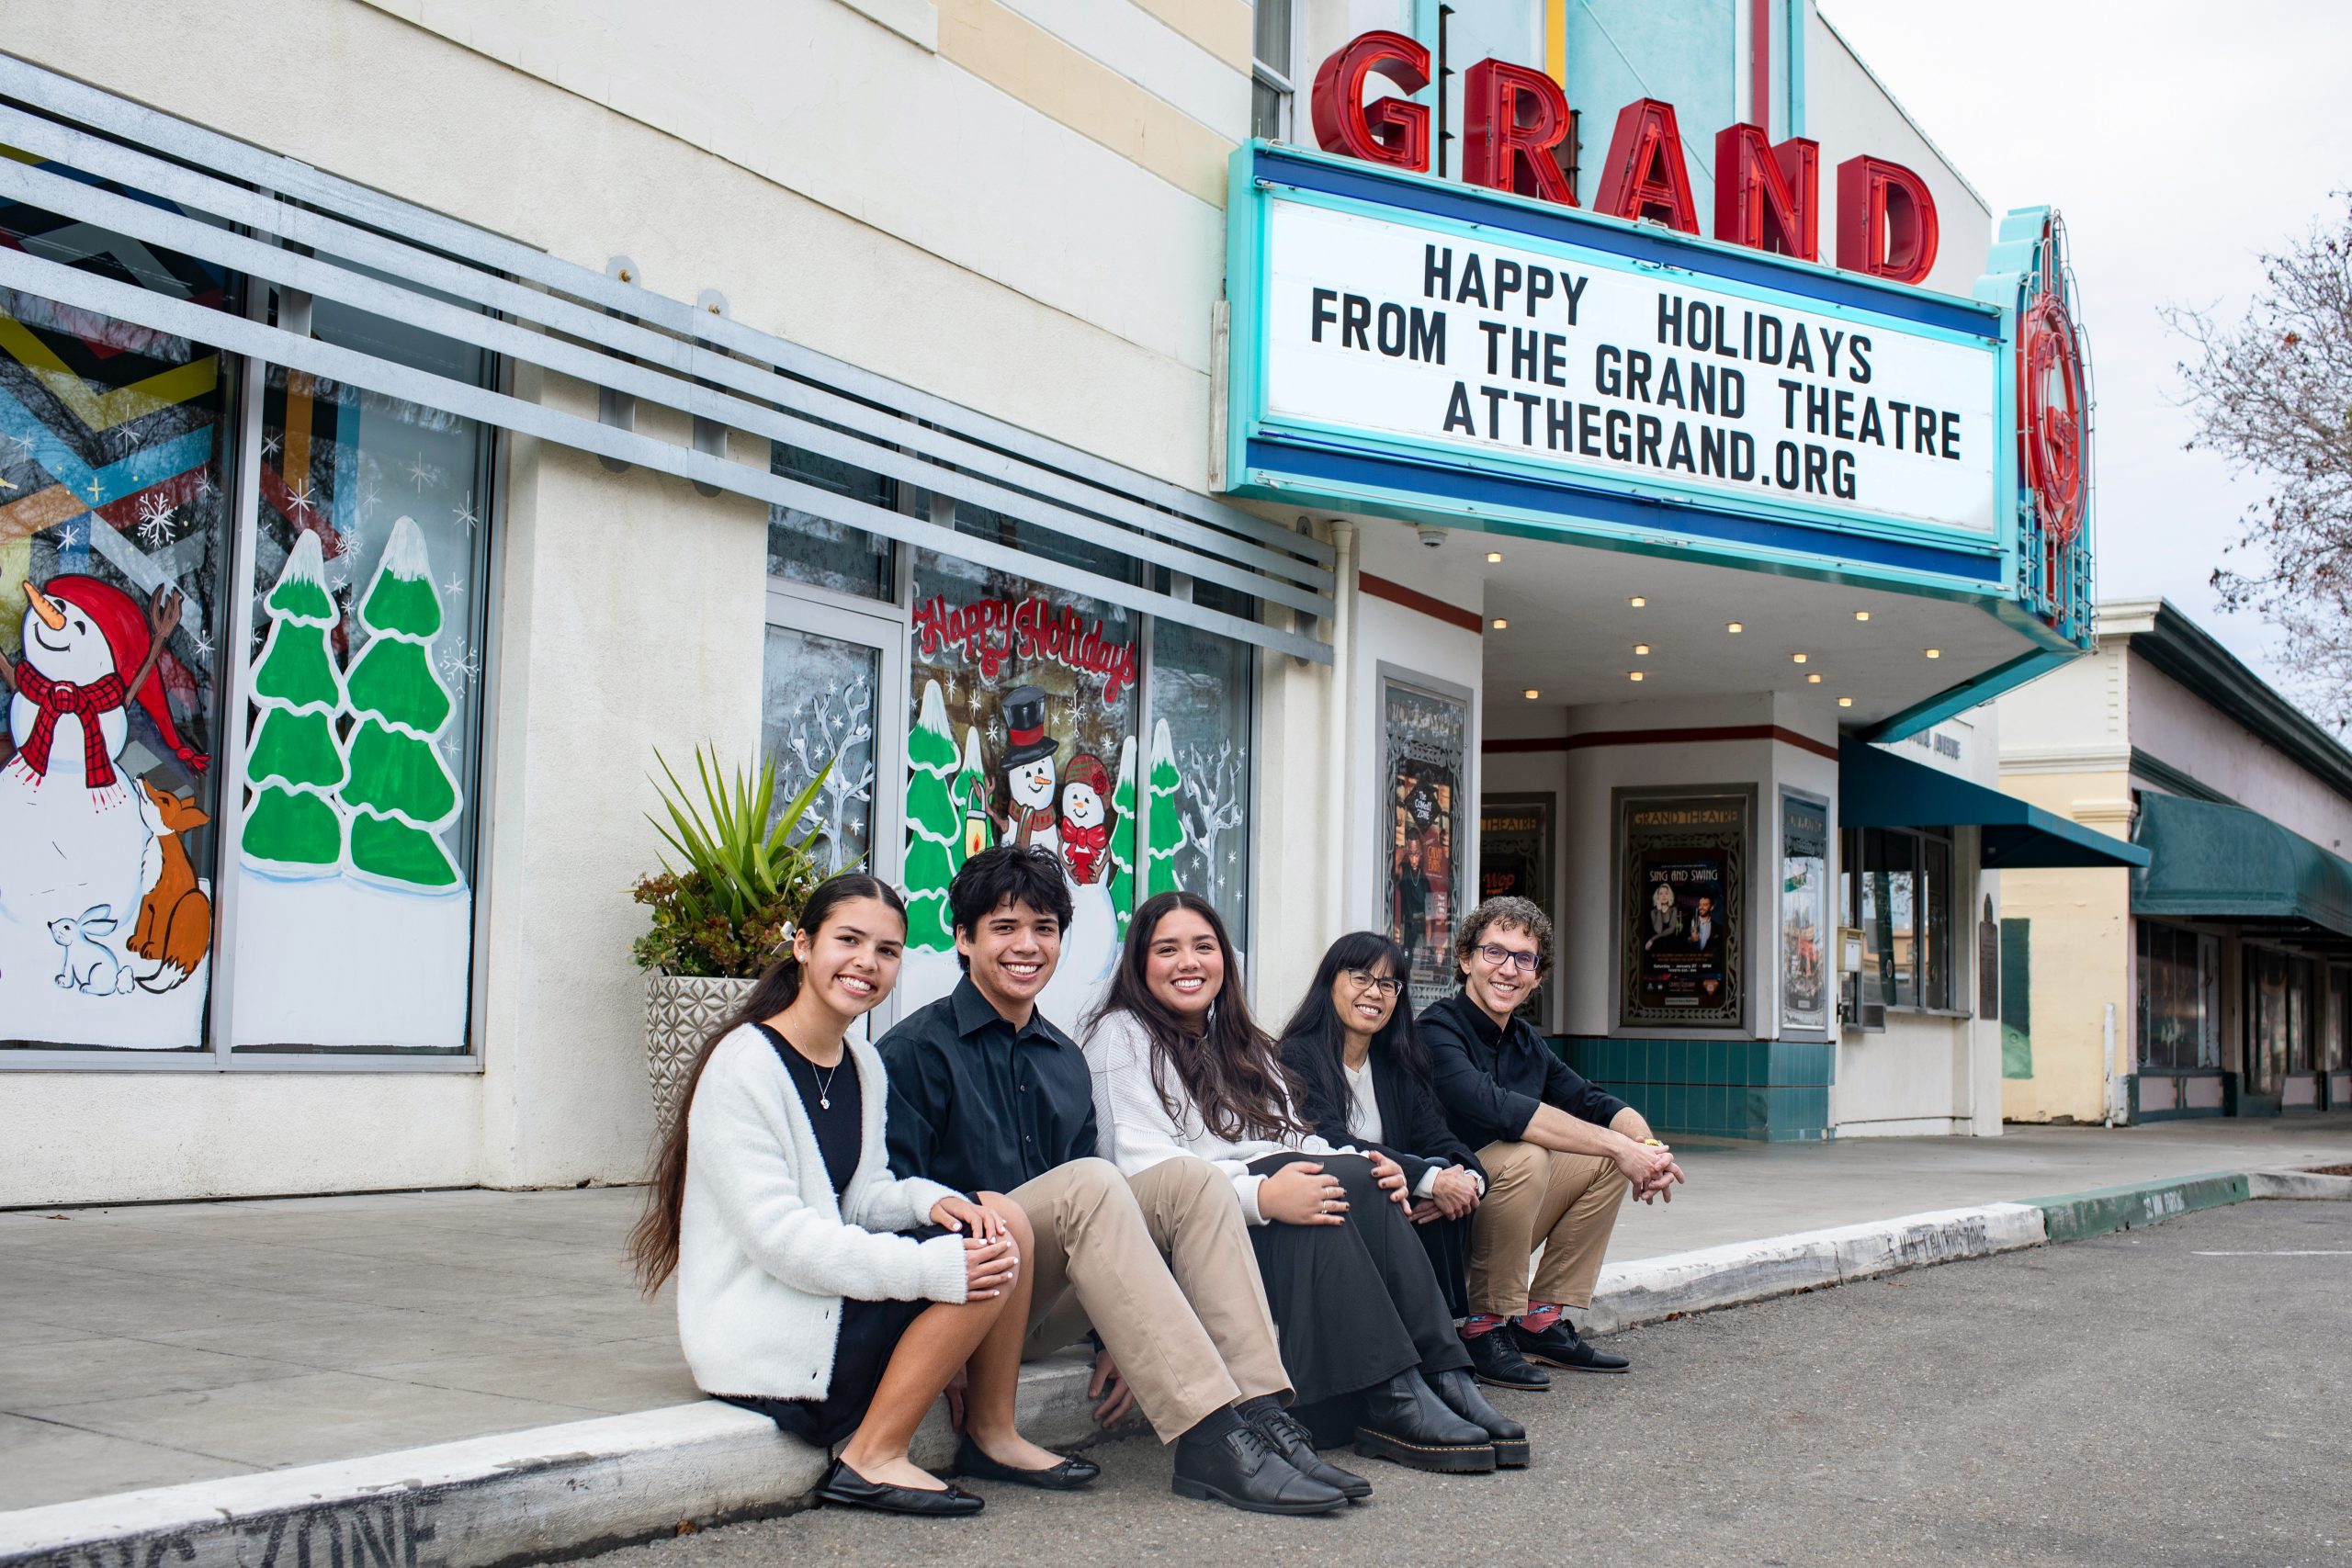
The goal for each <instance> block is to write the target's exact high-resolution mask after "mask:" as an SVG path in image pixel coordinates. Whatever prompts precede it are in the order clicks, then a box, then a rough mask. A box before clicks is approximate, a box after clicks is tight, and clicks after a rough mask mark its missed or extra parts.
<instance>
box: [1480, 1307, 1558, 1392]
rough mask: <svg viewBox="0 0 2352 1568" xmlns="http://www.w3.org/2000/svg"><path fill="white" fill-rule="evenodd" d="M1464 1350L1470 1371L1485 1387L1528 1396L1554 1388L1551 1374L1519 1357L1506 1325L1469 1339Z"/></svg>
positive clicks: (1516, 1346)
mask: <svg viewBox="0 0 2352 1568" xmlns="http://www.w3.org/2000/svg"><path fill="white" fill-rule="evenodd" d="M1462 1348H1464V1349H1465V1350H1467V1351H1469V1352H1470V1369H1471V1371H1475V1372H1476V1373H1477V1375H1478V1381H1479V1382H1482V1383H1487V1384H1488V1385H1490V1386H1492V1387H1495V1388H1515V1389H1520V1390H1522V1391H1524V1392H1526V1393H1542V1392H1543V1391H1544V1390H1545V1389H1547V1388H1550V1387H1551V1386H1552V1374H1551V1373H1549V1372H1547V1371H1544V1369H1543V1368H1541V1367H1539V1366H1537V1365H1536V1364H1535V1363H1534V1362H1532V1361H1531V1360H1529V1359H1527V1358H1526V1357H1524V1356H1522V1355H1521V1354H1520V1353H1519V1347H1518V1345H1517V1344H1515V1343H1513V1342H1512V1339H1511V1337H1510V1325H1507V1324H1506V1325H1502V1326H1500V1327H1497V1328H1492V1329H1489V1330H1487V1332H1486V1333H1484V1334H1473V1335H1470V1336H1468V1337H1465V1338H1464V1340H1463V1341H1462Z"/></svg>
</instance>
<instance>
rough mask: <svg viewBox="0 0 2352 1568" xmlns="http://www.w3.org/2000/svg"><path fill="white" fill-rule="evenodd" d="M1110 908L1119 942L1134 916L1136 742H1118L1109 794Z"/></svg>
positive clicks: (1132, 740)
mask: <svg viewBox="0 0 2352 1568" xmlns="http://www.w3.org/2000/svg"><path fill="white" fill-rule="evenodd" d="M1111 908H1114V909H1115V910H1117V911H1118V915H1119V940H1120V941H1121V942H1125V941H1126V939H1127V922H1128V921H1129V920H1131V919H1134V918H1135V912H1136V738H1135V737H1134V736H1132V735H1130V736H1128V737H1126V738H1125V739H1123V740H1121V741H1120V742H1119V782H1118V784H1115V785H1114V786H1113V788H1112V790H1111Z"/></svg>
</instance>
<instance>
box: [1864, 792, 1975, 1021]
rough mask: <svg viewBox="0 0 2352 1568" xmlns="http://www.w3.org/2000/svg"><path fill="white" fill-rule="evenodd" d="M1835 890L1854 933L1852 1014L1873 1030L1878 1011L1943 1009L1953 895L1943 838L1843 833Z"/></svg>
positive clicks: (1948, 983)
mask: <svg viewBox="0 0 2352 1568" xmlns="http://www.w3.org/2000/svg"><path fill="white" fill-rule="evenodd" d="M1845 848H1846V863H1847V864H1848V865H1849V866H1853V867H1858V868H1859V870H1858V871H1853V872H1840V873H1839V874H1838V887H1839V890H1840V894H1841V898H1842V901H1843V903H1844V905H1845V908H1846V916H1847V919H1848V921H1849V923H1850V924H1852V925H1855V926H1858V927H1860V929H1861V932H1862V973H1861V975H1860V984H1859V985H1858V987H1856V995H1855V1015H1856V1019H1857V1021H1859V1022H1860V1024H1861V1026H1862V1027H1864V1028H1868V1029H1875V1028H1878V1027H1880V1022H1879V1021H1880V1020H1881V1019H1883V1013H1884V1010H1885V1009H1887V1008H1890V1007H1892V1008H1902V1009H1912V1010H1922V1009H1924V1010H1934V1011H1942V1010H1949V1009H1950V1008H1951V1000H1952V967H1953V964H1954V961H1955V957H1956V954H1955V953H1954V950H1953V946H1952V926H1951V910H1952V904H1953V900H1954V898H1955V897H1956V896H1957V893H1958V889H1957V888H1956V887H1955V886H1953V879H1954V875H1955V872H1954V864H1953V859H1952V846H1951V840H1950V839H1948V838H1944V837H1942V836H1940V835H1939V834H1935V833H1930V832H1915V831H1912V830H1910V829H1900V828H1863V829H1849V831H1848V832H1847V835H1846V840H1845Z"/></svg>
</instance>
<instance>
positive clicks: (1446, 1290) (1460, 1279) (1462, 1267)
mask: <svg viewBox="0 0 2352 1568" xmlns="http://www.w3.org/2000/svg"><path fill="white" fill-rule="evenodd" d="M1413 1234H1414V1235H1417V1236H1419V1237H1420V1238H1421V1250H1422V1251H1423V1252H1425V1253H1427V1254H1428V1255H1429V1260H1430V1273H1432V1274H1434V1275H1436V1276H1437V1288H1438V1292H1439V1293H1440V1294H1441V1295H1442V1296H1444V1297H1445V1310H1446V1311H1447V1312H1449V1313H1451V1314H1453V1316H1454V1317H1456V1318H1464V1317H1468V1316H1469V1315H1470V1216H1469V1215H1467V1214H1465V1215H1464V1216H1463V1217H1462V1218H1460V1219H1458V1220H1446V1219H1436V1220H1431V1221H1430V1223H1429V1224H1425V1225H1415V1226H1414V1227H1413Z"/></svg>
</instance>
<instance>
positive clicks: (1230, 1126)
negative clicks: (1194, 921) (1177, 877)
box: [1087, 891, 1314, 1143]
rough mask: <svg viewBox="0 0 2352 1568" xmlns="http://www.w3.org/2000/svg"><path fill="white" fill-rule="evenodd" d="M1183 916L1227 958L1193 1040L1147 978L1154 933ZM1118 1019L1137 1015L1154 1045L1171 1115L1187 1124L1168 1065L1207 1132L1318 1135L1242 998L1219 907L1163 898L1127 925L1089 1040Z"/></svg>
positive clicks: (1156, 1079)
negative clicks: (1172, 1094) (1204, 928)
mask: <svg viewBox="0 0 2352 1568" xmlns="http://www.w3.org/2000/svg"><path fill="white" fill-rule="evenodd" d="M1179 909H1190V910H1191V911H1192V912H1193V914H1196V915H1198V916H1200V917H1201V918H1202V919H1204V920H1206V921H1207V922H1208V924H1209V930H1210V931H1212V932H1213V933H1215V935H1216V945H1217V951H1218V952H1219V953H1222V954H1223V955H1224V957H1225V980H1224V983H1223V984H1222V985H1221V986H1220V987H1218V989H1217V994H1216V1000H1215V1001H1214V1002H1212V1003H1210V1004H1209V1014H1208V1021H1207V1028H1206V1029H1205V1030H1204V1032H1201V1033H1198V1034H1195V1033H1193V1032H1192V1029H1191V1027H1190V1026H1189V1025H1188V1024H1186V1023H1185V1022H1184V1021H1182V1019H1179V1018H1178V1017H1177V1016H1176V1015H1175V1014H1174V1013H1173V1012H1170V1010H1168V1008H1167V1006H1166V1005H1165V1004H1164V1003H1162V1002H1161V1001H1160V999H1159V998H1158V997H1155V996H1153V995H1152V994H1151V987H1150V986H1148V984H1146V982H1145V980H1144V974H1145V969H1146V966H1147V965H1148V964H1149V963H1150V960H1151V938H1152V933H1153V932H1154V931H1158V930H1159V922H1160V921H1162V920H1164V919H1167V918H1168V917H1169V916H1170V915H1172V914H1174V913H1175V912H1176V911H1177V910H1179ZM1114 1012H1126V1013H1132V1014H1134V1015H1135V1019H1136V1022H1138V1023H1140V1024H1142V1025H1143V1031H1144V1032H1145V1033H1146V1034H1148V1035H1149V1036H1150V1037H1151V1076H1152V1083H1153V1085H1154V1087H1155V1088H1157V1089H1159V1102H1160V1103H1161V1104H1162V1105H1164V1106H1166V1107H1167V1108H1168V1114H1169V1115H1170V1116H1172V1117H1174V1118H1175V1119H1176V1120H1177V1121H1178V1122H1182V1120H1183V1116H1184V1113H1183V1108H1182V1107H1181V1106H1179V1105H1176V1104H1174V1103H1172V1102H1171V1101H1170V1099H1169V1095H1168V1087H1167V1080H1166V1079H1165V1078H1164V1077H1162V1076H1161V1073H1160V1068H1161V1066H1163V1065H1165V1066H1168V1067H1170V1068H1172V1069H1173V1070H1174V1072H1175V1074H1176V1081H1177V1082H1178V1083H1180V1084H1182V1085H1183V1086H1184V1092H1185V1093H1186V1094H1187V1095H1190V1096H1191V1097H1192V1100H1193V1110H1194V1111H1195V1112H1196V1113H1197V1114H1198V1115H1199V1117H1200V1119H1201V1124H1202V1125H1203V1126H1204V1127H1205V1128H1206V1129H1207V1130H1208V1131H1209V1132H1210V1133H1211V1134H1214V1135H1215V1136H1216V1137H1220V1138H1224V1139H1227V1140H1228V1141H1231V1142H1237V1143H1238V1142H1239V1141H1240V1140H1241V1139H1243V1138H1267V1139H1281V1138H1283V1137H1287V1136H1290V1135H1292V1134H1301V1133H1308V1132H1312V1131H1313V1130H1314V1129H1312V1128H1310V1127H1308V1126H1307V1125H1306V1123H1305V1122H1301V1121H1299V1120H1298V1113H1297V1111H1296V1109H1295V1106H1296V1101H1297V1095H1296V1092H1295V1086H1294V1085H1293V1083H1292V1082H1291V1077H1290V1074H1289V1072H1288V1071H1287V1070H1285V1069H1284V1068H1283V1063H1282V1056H1281V1054H1280V1053H1279V1052H1277V1051H1276V1050H1275V1049H1274V1043H1273V1041H1272V1040H1271V1039H1269V1038H1268V1037H1267V1034H1266V1032H1265V1031H1264V1030H1262V1029H1261V1028H1259V1027H1258V1025H1257V1024H1256V1022H1254V1021H1252V1020H1251V1019H1250V1004H1249V1002H1248V1001H1247V1000H1245V999H1244V998H1243V997H1242V995H1241V966H1240V964H1238V962H1237V961H1236V959H1235V958H1234V955H1233V939H1232V938H1231V937H1228V936H1227V935H1226V932H1225V921H1224V920H1223V919H1221V918H1219V916H1218V915H1217V912H1216V905H1214V904H1212V903H1210V902H1209V901H1208V900H1207V899H1205V898H1204V897H1201V896H1200V895H1199V894H1197V893H1185V892H1182V891H1179V892H1174V893H1158V894H1154V895H1153V896H1152V897H1148V898H1147V899H1145V900H1144V901H1143V905H1142V907H1141V908H1138V909H1136V913H1135V919H1133V920H1131V921H1130V922H1129V923H1128V925H1127V945H1126V948H1125V951H1124V952H1122V953H1120V954H1119V966H1118V968H1117V969H1115V970H1114V971H1113V972H1112V976H1111V990H1110V993H1109V995H1107V996H1105V997H1104V998H1103V1001H1102V1004H1101V1005H1100V1006H1098V1007H1097V1008H1096V1009H1095V1010H1094V1012H1093V1015H1092V1016H1091V1018H1089V1019H1088V1020H1087V1028H1088V1030H1089V1031H1090V1032H1091V1031H1092V1030H1094V1029H1096V1028H1098V1027H1100V1026H1101V1024H1102V1022H1103V1020H1104V1019H1105V1018H1108V1017H1109V1016H1110V1015H1111V1014H1113V1013H1114Z"/></svg>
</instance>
